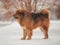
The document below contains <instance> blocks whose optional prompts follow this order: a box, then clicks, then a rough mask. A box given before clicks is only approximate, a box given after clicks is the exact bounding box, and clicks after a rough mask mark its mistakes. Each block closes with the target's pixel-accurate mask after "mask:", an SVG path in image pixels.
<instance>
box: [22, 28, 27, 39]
mask: <svg viewBox="0 0 60 45" xmlns="http://www.w3.org/2000/svg"><path fill="white" fill-rule="evenodd" d="M26 36H27V30H25V29H23V37H22V38H21V40H25V39H26Z"/></svg>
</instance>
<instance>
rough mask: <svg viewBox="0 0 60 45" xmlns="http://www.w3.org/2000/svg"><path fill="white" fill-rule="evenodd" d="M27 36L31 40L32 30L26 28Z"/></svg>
mask: <svg viewBox="0 0 60 45" xmlns="http://www.w3.org/2000/svg"><path fill="white" fill-rule="evenodd" d="M27 36H28V38H27V40H31V38H32V30H27Z"/></svg>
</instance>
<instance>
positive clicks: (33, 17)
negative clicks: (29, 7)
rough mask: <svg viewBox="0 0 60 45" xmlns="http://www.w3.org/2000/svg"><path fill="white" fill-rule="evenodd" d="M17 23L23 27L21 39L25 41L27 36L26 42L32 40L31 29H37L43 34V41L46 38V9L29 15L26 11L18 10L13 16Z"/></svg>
mask: <svg viewBox="0 0 60 45" xmlns="http://www.w3.org/2000/svg"><path fill="white" fill-rule="evenodd" d="M13 16H14V18H15V19H16V20H17V21H18V23H19V24H20V25H21V26H22V27H23V37H22V40H25V39H26V37H27V36H28V38H27V39H28V40H30V39H31V38H32V33H33V32H32V31H33V29H35V28H37V27H39V28H40V29H41V31H42V32H43V34H44V36H45V37H44V39H47V38H48V28H49V23H50V19H49V11H48V10H47V9H43V10H41V12H40V13H29V12H27V11H26V10H22V9H19V10H17V11H16V13H15V14H14V15H13Z"/></svg>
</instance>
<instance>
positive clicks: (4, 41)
mask: <svg viewBox="0 0 60 45" xmlns="http://www.w3.org/2000/svg"><path fill="white" fill-rule="evenodd" d="M21 37H22V27H20V26H19V24H18V23H17V22H13V23H12V24H10V25H5V26H1V25H0V45H60V21H51V24H50V28H49V38H48V39H43V33H42V32H41V31H40V30H39V28H37V29H35V30H34V31H33V36H32V40H20V38H21Z"/></svg>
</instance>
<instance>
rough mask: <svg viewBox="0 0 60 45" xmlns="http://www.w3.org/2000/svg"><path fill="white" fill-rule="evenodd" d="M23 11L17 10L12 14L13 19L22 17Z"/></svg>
mask: <svg viewBox="0 0 60 45" xmlns="http://www.w3.org/2000/svg"><path fill="white" fill-rule="evenodd" d="M24 15H25V11H24V10H17V11H16V13H15V14H14V15H13V17H14V18H15V19H19V18H22V17H24Z"/></svg>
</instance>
